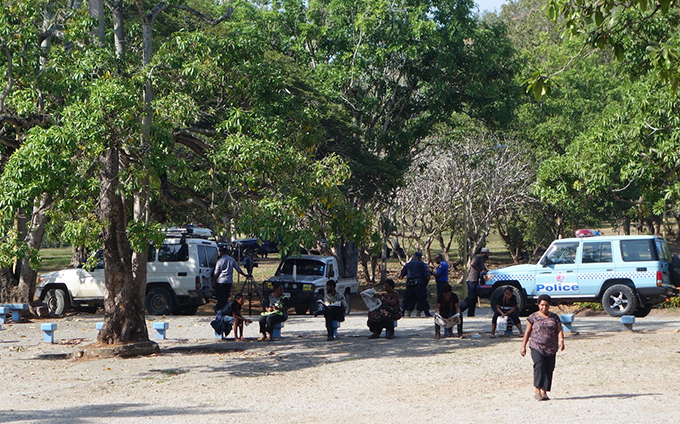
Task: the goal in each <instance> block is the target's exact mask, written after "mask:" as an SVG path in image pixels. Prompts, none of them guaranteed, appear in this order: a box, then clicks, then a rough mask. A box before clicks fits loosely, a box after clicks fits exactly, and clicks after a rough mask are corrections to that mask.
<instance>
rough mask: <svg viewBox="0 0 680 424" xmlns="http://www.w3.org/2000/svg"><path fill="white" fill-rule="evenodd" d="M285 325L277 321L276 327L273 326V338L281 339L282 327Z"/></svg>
mask: <svg viewBox="0 0 680 424" xmlns="http://www.w3.org/2000/svg"><path fill="white" fill-rule="evenodd" d="M283 327H285V326H284V325H283V323H282V322H277V323H276V324H274V327H273V328H272V338H274V339H280V338H281V329H282V328H283Z"/></svg>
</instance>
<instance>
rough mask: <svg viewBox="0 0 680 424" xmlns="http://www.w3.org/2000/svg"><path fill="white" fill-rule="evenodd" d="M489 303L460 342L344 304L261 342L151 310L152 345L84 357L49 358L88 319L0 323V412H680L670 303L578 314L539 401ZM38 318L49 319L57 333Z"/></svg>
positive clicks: (81, 338) (258, 416)
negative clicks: (135, 352) (351, 311)
mask: <svg viewBox="0 0 680 424" xmlns="http://www.w3.org/2000/svg"><path fill="white" fill-rule="evenodd" d="M488 314H489V310H488V309H482V310H481V311H479V312H478V316H477V317H475V318H470V319H467V320H466V321H465V331H466V332H467V333H468V337H466V338H465V339H463V340H460V339H442V340H435V339H434V337H433V333H434V330H433V325H432V321H431V319H426V318H404V319H402V320H400V321H399V327H398V328H397V332H396V334H397V338H395V339H394V340H385V339H380V340H368V339H367V338H366V336H367V335H368V334H369V333H368V331H367V329H366V318H365V315H364V314H361V315H359V314H356V315H351V316H349V317H348V318H347V321H346V322H345V323H343V324H342V328H340V330H339V331H340V337H339V339H338V340H336V341H334V342H327V341H326V340H325V336H324V326H323V319H322V318H321V317H319V318H313V317H311V316H304V317H297V316H294V315H293V316H291V318H290V319H289V321H288V322H287V323H286V326H285V328H284V329H283V339H282V340H279V341H274V342H257V341H254V340H253V341H246V342H234V341H226V342H225V341H220V340H215V339H214V336H213V333H212V329H211V328H210V326H209V325H208V323H209V321H210V320H211V317H209V316H195V317H165V318H163V317H156V318H155V320H158V321H160V320H163V321H167V322H168V323H169V324H170V328H169V329H168V332H167V335H168V339H166V340H160V341H159V345H160V347H161V353H160V354H158V355H154V356H150V357H141V358H129V359H120V358H116V359H97V360H70V359H69V360H66V359H59V358H61V357H63V354H65V353H69V352H71V351H73V350H75V349H78V348H79V347H80V346H83V345H86V344H88V343H92V342H93V341H94V340H95V338H96V334H97V331H96V330H95V323H96V322H97V321H101V319H102V317H101V316H92V315H73V316H70V317H66V318H63V319H59V320H54V321H50V320H44V321H35V322H32V323H29V322H27V323H19V324H11V323H10V324H5V325H3V329H2V330H1V331H0V378H2V381H3V385H2V387H3V394H2V396H1V397H0V422H11V423H33V422H36V423H37V422H40V423H100V422H101V423H103V422H106V423H138V422H158V421H161V420H162V421H163V422H166V423H208V422H211V423H215V422H240V423H255V422H281V423H293V422H295V423H326V422H328V423H330V422H334V423H335V422H346V423H352V424H356V423H369V422H371V423H373V422H399V423H401V422H411V423H422V422H442V420H446V421H453V422H457V423H487V422H499V421H501V422H521V423H541V424H545V423H611V422H620V423H633V422H644V423H677V422H680V313H658V312H652V315H650V316H649V317H647V318H644V319H638V322H637V323H636V325H635V327H634V328H635V331H634V332H630V331H627V330H625V329H624V328H623V326H622V325H621V324H620V323H619V320H618V319H615V318H611V317H608V316H593V317H581V316H577V317H576V320H575V324H574V329H575V330H577V331H578V332H579V334H578V335H567V338H566V350H565V351H564V352H563V353H559V354H558V360H557V368H556V372H555V382H554V388H553V391H552V393H551V397H552V400H551V401H547V402H537V401H535V400H534V399H533V389H532V384H531V381H532V379H531V376H532V363H531V359H530V358H528V357H527V358H522V357H521V356H520V355H519V348H520V339H519V338H518V337H517V336H515V337H500V338H497V339H491V338H490V337H489V334H488V332H489V331H490V318H489V317H488ZM151 319H152V318H150V317H149V322H148V324H149V328H150V331H149V333H150V335H151V337H152V338H154V333H153V330H152V329H151V325H152V321H151ZM523 321H524V320H523ZM43 322H56V323H57V324H58V329H57V332H56V339H57V343H56V344H49V343H44V342H43V341H42V338H43V336H42V333H41V332H40V323H43ZM245 333H246V337H250V338H251V339H253V338H255V337H256V336H257V328H256V325H251V326H249V327H246V331H245ZM475 334H478V335H480V336H481V338H476V336H474V337H473V335H475Z"/></svg>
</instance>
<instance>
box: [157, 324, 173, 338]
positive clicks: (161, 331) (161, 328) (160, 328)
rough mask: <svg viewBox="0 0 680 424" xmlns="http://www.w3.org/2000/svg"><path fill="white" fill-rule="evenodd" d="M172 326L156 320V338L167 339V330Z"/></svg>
mask: <svg viewBox="0 0 680 424" xmlns="http://www.w3.org/2000/svg"><path fill="white" fill-rule="evenodd" d="M168 327H170V324H168V323H167V322H154V323H153V329H154V330H156V339H158V340H165V330H167V329H168Z"/></svg>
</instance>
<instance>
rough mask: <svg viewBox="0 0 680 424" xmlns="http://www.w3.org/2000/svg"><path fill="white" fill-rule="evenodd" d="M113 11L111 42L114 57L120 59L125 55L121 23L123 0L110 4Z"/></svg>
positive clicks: (123, 31) (123, 32) (123, 33)
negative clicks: (114, 53)
mask: <svg viewBox="0 0 680 424" xmlns="http://www.w3.org/2000/svg"><path fill="white" fill-rule="evenodd" d="M111 11H112V13H113V44H114V46H115V48H116V57H117V58H118V59H121V58H122V57H123V56H124V55H125V27H124V25H123V22H124V20H123V0H115V1H114V2H113V3H112V4H111Z"/></svg>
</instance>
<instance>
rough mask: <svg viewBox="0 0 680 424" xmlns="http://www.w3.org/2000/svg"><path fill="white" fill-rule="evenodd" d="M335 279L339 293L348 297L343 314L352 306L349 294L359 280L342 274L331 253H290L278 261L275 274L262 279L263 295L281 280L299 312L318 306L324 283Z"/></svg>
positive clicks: (304, 312)
mask: <svg viewBox="0 0 680 424" xmlns="http://www.w3.org/2000/svg"><path fill="white" fill-rule="evenodd" d="M328 281H335V283H336V290H337V291H338V293H343V294H344V295H345V298H346V299H347V307H346V309H345V315H347V314H349V310H350V308H351V295H352V294H354V293H358V292H359V282H358V280H357V278H356V276H354V277H341V276H340V271H339V268H338V262H337V260H336V259H335V257H334V256H322V255H302V256H291V257H288V258H286V259H285V260H284V261H282V262H281V263H280V264H279V267H278V269H277V270H276V274H275V275H274V276H273V277H271V278H269V279H267V280H266V281H265V282H264V283H262V291H263V293H264V295H265V299H266V298H267V297H268V296H269V293H271V292H272V291H273V290H274V283H281V284H283V291H284V292H285V293H286V294H288V295H289V296H290V301H291V306H292V307H293V308H294V309H295V313H296V314H298V315H303V314H306V313H307V311H308V310H309V311H311V312H314V311H316V310H317V307H318V306H317V303H316V301H317V300H318V299H322V298H323V296H324V294H325V291H326V283H327V282H328Z"/></svg>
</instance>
